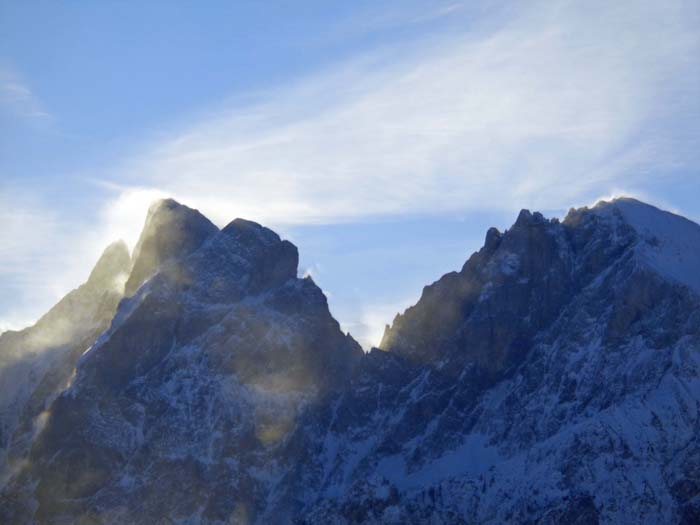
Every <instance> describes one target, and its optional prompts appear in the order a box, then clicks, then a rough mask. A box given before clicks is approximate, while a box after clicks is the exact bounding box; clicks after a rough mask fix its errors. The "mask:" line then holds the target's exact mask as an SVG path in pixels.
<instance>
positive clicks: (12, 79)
mask: <svg viewBox="0 0 700 525" xmlns="http://www.w3.org/2000/svg"><path fill="white" fill-rule="evenodd" d="M0 107H2V108H4V109H5V111H8V112H10V113H12V114H14V115H18V116H20V117H22V118H27V119H48V118H51V115H50V114H49V113H47V112H46V111H45V110H44V109H43V107H42V104H41V102H40V101H39V99H38V98H37V96H36V95H35V94H34V93H33V92H32V90H31V89H30V88H29V86H27V85H26V83H24V82H23V81H22V80H21V79H20V77H19V76H18V75H17V73H15V72H14V71H11V70H9V69H0Z"/></svg>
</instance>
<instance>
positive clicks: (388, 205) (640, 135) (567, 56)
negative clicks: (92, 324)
mask: <svg viewBox="0 0 700 525" xmlns="http://www.w3.org/2000/svg"><path fill="white" fill-rule="evenodd" d="M691 4H692V3H691ZM691 4H689V3H687V2H683V1H681V0H670V1H669V2H664V3H655V2H633V1H629V2H626V1H623V2H603V1H597V0H594V1H591V2H583V3H578V2H568V1H548V2H524V3H519V4H518V5H517V6H516V7H513V5H512V4H510V5H509V4H503V5H501V4H498V3H493V2H483V3H471V2H467V3H464V2H448V3H442V4H439V5H436V6H435V7H434V8H433V9H432V10H430V9H425V8H424V9H422V10H420V9H419V10H416V9H413V10H410V11H409V12H404V11H402V10H400V9H399V10H396V9H395V10H393V11H390V12H387V13H378V14H377V15H376V16H373V17H370V18H368V19H366V20H359V21H357V22H356V24H357V25H356V26H355V27H347V26H344V27H343V28H341V29H342V31H341V33H342V34H346V33H344V32H345V31H347V32H350V33H351V32H352V31H355V32H356V33H363V32H367V31H370V32H371V31H383V30H384V29H386V28H387V27H390V28H393V29H395V28H397V27H400V26H401V25H406V26H410V27H413V28H415V27H416V26H417V25H420V24H432V25H431V26H430V30H429V31H419V32H418V33H417V34H416V35H415V36H412V37H405V38H401V39H399V40H398V41H394V42H393V43H391V44H384V45H380V46H375V47H372V48H371V50H369V51H368V50H367V49H365V50H364V51H363V52H362V53H361V54H359V55H358V56H355V57H353V58H351V59H347V60H344V61H342V62H341V63H338V64H336V65H335V66H334V67H332V68H328V69H326V70H324V71H320V72H317V73H316V74H313V75H310V76H307V77H305V78H300V79H297V80H296V81H295V82H293V83H288V84H286V85H283V86H279V87H277V88H273V89H268V90H266V91H264V92H256V93H254V97H246V98H245V99H244V98H240V97H239V98H235V99H232V100H229V101H226V102H222V103H220V104H216V105H214V106H212V107H210V108H209V110H208V111H204V112H202V113H200V114H198V115H196V116H190V117H189V118H188V117H187V116H178V117H177V118H178V119H179V120H178V122H179V123H178V124H176V125H173V124H171V125H168V126H164V129H166V130H167V131H165V132H164V133H163V134H162V135H161V136H159V137H158V138H157V139H148V138H146V139H144V138H142V139H139V140H138V141H137V142H136V143H135V144H134V150H133V151H134V153H133V154H132V155H131V156H130V157H129V158H128V159H127V160H126V161H124V162H119V163H116V165H115V166H114V167H113V168H112V169H109V170H106V169H104V168H103V167H96V169H95V170H93V171H92V175H93V176H95V177H98V178H100V179H101V180H108V181H110V184H111V186H110V188H109V189H110V190H111V193H110V194H109V195H110V196H109V198H107V199H105V202H106V204H105V205H104V206H103V208H102V209H101V210H100V211H99V212H96V214H95V215H96V216H95V221H94V222H93V224H90V225H85V224H83V225H82V226H80V227H79V228H77V229H76V228H75V225H71V228H73V229H72V230H71V232H70V233H71V234H70V235H67V234H66V233H65V232H66V229H65V225H63V224H62V223H56V224H57V226H55V233H52V232H46V235H55V236H56V237H57V238H63V239H65V242H66V243H67V244H66V245H65V246H64V247H63V250H66V251H68V252H72V253H80V254H85V253H88V252H89V253H90V254H91V256H90V257H87V256H82V257H81V258H80V260H77V259H78V258H75V259H76V263H75V265H74V266H71V265H68V264H66V265H64V266H61V267H60V268H63V270H60V268H58V269H56V272H57V275H58V273H60V272H61V271H62V272H63V273H62V274H61V278H60V279H58V280H57V281H58V282H61V283H65V282H68V280H69V279H68V277H70V278H71V279H73V280H72V281H71V282H72V283H74V284H77V283H78V282H80V280H79V279H77V278H75V276H76V275H77V274H78V270H80V272H81V273H80V275H87V272H88V271H89V265H90V264H91V263H92V261H93V260H94V259H95V258H96V255H97V252H98V250H97V248H96V247H97V246H101V245H103V244H105V243H106V242H108V241H110V240H113V239H115V238H118V237H124V238H126V239H127V240H128V241H130V242H131V244H132V245H133V242H134V240H135V238H136V236H137V235H138V232H139V230H140V228H141V226H142V224H143V215H144V213H145V210H146V207H147V202H148V201H149V200H150V199H152V198H153V197H156V196H162V195H170V196H173V197H175V198H177V199H179V200H182V201H183V202H185V203H187V204H189V205H191V206H195V207H198V208H199V209H201V210H202V211H203V212H204V213H206V214H207V215H208V216H210V217H211V218H212V219H213V220H214V221H215V222H217V223H219V224H221V225H223V224H225V223H227V222H228V221H229V220H231V219H232V218H234V217H236V216H240V217H246V218H250V219H254V220H258V221H261V222H263V223H265V224H267V225H269V226H272V227H275V228H277V229H282V230H284V227H285V226H286V225H299V224H311V223H336V222H346V221H362V220H366V219H367V218H368V217H374V216H401V215H405V214H431V213H453V212H455V213H458V212H462V211H473V210H483V209H489V210H494V209H501V210H517V209H520V208H522V207H530V208H535V209H538V208H539V209H542V208H546V209H557V208H568V207H569V206H571V205H577V204H586V203H590V202H592V201H593V200H594V199H595V198H596V197H598V196H600V195H601V194H610V193H618V192H625V193H635V194H646V195H652V196H654V183H655V181H659V180H663V181H664V183H665V184H666V185H669V184H673V182H674V180H675V179H674V177H677V174H678V173H684V176H685V177H686V178H687V177H688V173H697V166H698V163H700V144H699V143H698V137H699V136H700V133H698V131H700V130H699V129H698V126H699V124H698V123H699V122H700V98H699V97H697V93H698V92H700V58H698V57H700V31H699V30H698V27H700V11H699V10H698V9H697V7H695V6H693V5H691ZM397 5H398V4H397ZM431 5H433V4H431ZM494 6H496V7H495V8H494ZM353 23H355V22H353ZM440 24H444V31H441V30H440ZM348 34H349V33H348ZM397 42H399V43H397ZM0 80H2V82H3V84H4V83H5V79H4V77H2V76H0ZM20 85H21V84H20ZM11 91H12V90H10V92H11ZM15 93H16V95H15V99H14V103H15V106H16V107H22V104H25V105H24V107H25V108H26V114H28V115H29V114H32V111H31V110H30V109H28V108H32V107H33V106H32V104H30V103H29V102H28V101H31V100H35V98H33V95H32V94H31V92H30V91H28V90H27V91H26V92H24V91H22V89H18V90H17V89H16V90H15ZM0 97H5V95H0ZM23 97H24V98H23ZM10 99H11V97H9V98H8V99H7V100H10ZM22 100H24V101H25V102H22ZM3 103H4V102H3ZM36 108H38V109H37V111H38V112H39V113H41V109H40V105H37V106H36ZM691 176H692V175H691ZM15 205H16V203H14V202H12V200H11V199H10V200H9V201H8V206H9V208H8V209H12V206H15ZM30 208H31V207H30ZM680 211H682V212H683V211H685V210H680ZM54 223H55V221H54ZM37 231H40V232H41V230H37ZM76 239H77V240H76ZM0 240H2V239H0ZM20 240H21V239H20ZM3 242H4V241H3ZM18 242H19V241H18ZM31 242H32V243H36V242H37V236H36V235H33V237H32V241H31ZM39 242H40V241H39ZM18 250H19V251H21V250H20V249H19V248H18ZM32 257H35V258H34V259H33V260H39V259H37V257H39V256H38V255H37V256H32ZM46 260H47V261H48V260H49V259H46ZM37 288H38V286H37ZM37 293H38V292H37ZM411 293H412V290H406V291H402V292H401V293H400V294H398V295H397V296H396V297H386V298H382V299H381V300H380V299H377V300H375V301H374V303H372V304H373V305H374V306H372V304H370V303H369V302H368V305H367V306H366V308H365V307H363V308H358V311H357V314H356V315H355V317H354V318H353V317H351V316H350V315H349V314H348V317H346V318H344V319H342V318H341V321H343V322H344V325H346V326H348V327H353V326H354V327H355V329H356V330H358V331H360V332H362V334H363V335H362V337H363V338H365V339H367V340H375V339H376V337H377V335H378V334H379V333H380V332H381V328H382V327H383V324H384V322H387V321H389V320H390V319H386V320H385V319H384V317H385V314H386V313H387V312H389V311H393V310H395V309H396V304H398V303H400V302H401V301H397V299H401V298H403V297H406V296H409V295H410V294H411ZM42 304H43V303H42ZM382 304H386V305H389V306H387V307H383V306H381V305H382ZM37 311H41V310H37ZM392 315H393V314H392ZM375 343H376V342H375Z"/></svg>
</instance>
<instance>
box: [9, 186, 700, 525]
mask: <svg viewBox="0 0 700 525" xmlns="http://www.w3.org/2000/svg"><path fill="white" fill-rule="evenodd" d="M164 210H165V211H164ZM173 210H174V211H173ZM161 213H164V215H163V219H160V218H158V216H159V215H160V214H161ZM173 213H174V215H175V218H174V219H173V217H172V214H173ZM161 235H163V236H166V237H168V239H169V240H167V241H162V242H161V241H159V240H158V239H159V237H160V236H161ZM177 236H181V237H183V238H187V240H186V241H183V243H182V245H180V244H178V243H177V242H176V240H175V239H176V238H177ZM146 238H148V239H151V240H150V241H148V242H146V241H145V240H144V239H146ZM142 241H143V242H140V245H141V248H140V249H139V250H135V254H134V261H133V263H132V262H131V261H129V260H128V257H126V258H124V260H123V261H121V263H120V265H115V266H114V268H115V269H121V268H122V267H123V266H126V267H128V268H131V276H130V277H129V281H130V282H132V283H134V284H133V290H132V291H131V293H127V298H125V299H123V300H122V301H121V303H120V304H119V307H118V309H116V314H115V313H114V310H112V311H111V314H110V313H109V312H108V311H105V315H107V316H109V317H110V319H111V324H109V325H108V326H104V327H103V328H102V330H101V332H102V333H101V335H100V336H99V338H97V340H96V342H94V344H92V346H91V347H90V349H89V350H88V351H87V352H86V353H85V354H84V355H82V357H80V359H79V361H78V362H77V365H76V363H75V360H74V361H72V362H71V361H70V360H67V361H66V362H65V364H63V365H62V366H63V367H64V368H65V369H70V370H71V371H73V370H75V373H74V377H73V378H72V379H71V380H70V381H66V382H65V384H61V385H60V387H52V389H49V390H47V391H46V392H43V393H42V394H41V395H38V398H40V400H41V403H43V404H41V406H42V407H43V408H41V410H37V409H34V410H30V411H25V413H23V415H22V416H21V417H19V421H20V423H19V425H21V426H23V427H24V428H27V429H32V432H25V433H24V434H23V435H24V438H23V440H24V441H23V443H24V446H23V448H21V449H19V448H18V449H17V450H18V452H17V453H16V454H15V457H16V459H17V460H16V461H15V462H14V464H13V468H12V469H10V468H9V467H8V466H5V467H4V472H5V479H6V483H5V485H4V488H3V489H2V492H1V496H0V498H1V499H0V521H1V522H3V523H4V522H8V523H32V522H35V523H105V524H106V523H139V524H140V523H143V524H146V523H148V524H152V523H229V524H230V523H240V524H247V523H260V524H269V523H281V524H285V523H296V524H327V523H334V524H335V523H339V524H350V523H431V524H441V523H444V524H448V523H450V524H452V523H688V524H690V523H698V522H699V521H700V443H699V442H698V439H697V436H698V431H699V430H700V414H699V413H698V411H699V410H700V295H699V292H700V280H698V273H697V269H698V268H700V262H698V258H700V226H698V225H696V224H694V223H692V222H690V221H686V220H685V219H682V218H680V217H677V216H675V215H672V214H668V213H665V212H662V211H660V210H657V209H656V208H653V207H651V206H648V205H645V204H643V203H640V202H637V201H633V200H628V199H627V200H625V199H623V200H617V201H613V202H609V203H601V204H599V205H598V206H596V207H594V208H592V209H587V208H583V209H580V210H572V211H571V212H570V213H569V215H568V216H567V217H566V219H565V220H563V221H562V222H559V221H557V220H548V219H545V218H544V217H542V216H541V215H540V214H538V213H530V212H527V211H523V212H522V213H521V214H520V215H519V217H518V219H517V221H516V222H515V224H514V225H513V227H512V228H510V229H509V230H508V231H506V232H503V233H501V232H499V231H497V230H495V229H491V230H489V232H488V233H487V235H486V241H485V245H484V247H483V248H482V249H481V250H480V251H479V252H477V253H475V254H474V255H472V256H471V257H470V258H469V260H468V261H467V262H466V264H465V265H464V267H463V268H462V269H461V270H460V271H459V272H453V273H450V274H447V275H445V276H443V277H442V278H441V279H440V280H438V281H437V282H436V283H434V284H432V285H430V286H428V287H426V288H425V290H424V292H423V295H422V297H421V299H420V301H419V302H418V303H417V304H416V305H415V306H413V307H412V308H409V309H408V310H407V311H406V312H405V313H404V314H403V315H400V316H398V317H397V318H396V319H395V320H394V322H393V324H392V326H391V327H389V328H388V329H387V331H386V333H385V336H384V339H383V341H382V344H381V347H382V348H381V349H373V350H372V351H371V352H369V353H367V354H363V353H362V351H361V350H360V348H359V346H358V345H357V343H355V341H354V340H353V339H352V338H351V337H350V336H349V335H345V334H343V333H342V332H341V331H340V329H339V326H338V323H337V322H336V321H335V320H334V319H333V318H332V316H331V314H330V313H329V311H328V305H327V302H326V299H325V297H324V295H323V293H322V292H321V290H320V289H319V288H318V287H317V286H316V285H315V284H314V283H313V281H312V280H311V279H309V278H306V279H299V278H297V263H298V254H297V250H296V248H295V247H294V246H293V245H292V244H291V243H289V242H287V241H283V240H281V239H280V238H279V236H277V234H275V233H274V232H272V231H271V230H269V229H267V228H264V227H262V226H260V225H258V224H256V223H253V222H249V221H244V220H241V219H237V220H235V221H233V222H232V223H231V224H229V225H228V226H226V227H225V228H223V229H221V230H219V229H218V228H216V227H215V226H213V225H211V223H209V222H208V221H207V220H206V219H205V218H203V216H201V214H199V213H198V212H196V211H195V210H190V209H189V208H187V207H185V206H182V205H179V204H177V203H174V201H162V202H160V203H159V204H156V205H154V207H152V209H151V213H150V215H149V220H148V221H147V224H146V228H145V230H144V234H143V235H142ZM148 246H150V247H148ZM145 253H150V255H148V257H146V259H144V260H147V262H148V263H147V264H146V263H143V264H141V265H138V263H137V262H138V259H139V257H145V255H143V254H145ZM122 264H123V266H121V265H122ZM98 267H99V265H98ZM137 268H139V269H137ZM134 272H137V276H134ZM112 273H113V272H111V271H108V272H105V275H111V274H112ZM93 275H102V272H97V269H96V271H95V272H93ZM91 280H92V277H91ZM99 280H100V281H102V278H100V279H99ZM104 280H105V281H109V278H108V277H105V279H104ZM122 282H123V281H122ZM127 288H128V285H127ZM115 308H116V305H115ZM108 314H109V315H108ZM47 317H48V316H47ZM100 318H102V317H100ZM98 329H99V328H94V330H98ZM91 333H92V332H91ZM4 337H5V336H3V338H4ZM3 340H4V339H0V342H1V341H3ZM93 340H94V336H93ZM81 353H82V351H81ZM76 359H77V358H76ZM69 376H70V374H69ZM3 388H4V384H3ZM47 392H51V393H50V394H49V393H47ZM42 395H43V396H44V397H43V398H42V397H41V396H42ZM22 451H24V452H22ZM22 454H23V455H22Z"/></svg>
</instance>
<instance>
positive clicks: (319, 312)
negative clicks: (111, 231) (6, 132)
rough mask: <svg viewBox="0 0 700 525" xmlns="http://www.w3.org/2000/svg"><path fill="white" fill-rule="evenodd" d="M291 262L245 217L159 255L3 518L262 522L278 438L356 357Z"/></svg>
mask: <svg viewBox="0 0 700 525" xmlns="http://www.w3.org/2000/svg"><path fill="white" fill-rule="evenodd" d="M178 213H179V214H181V215H180V218H181V219H182V220H183V221H184V222H186V223H187V222H191V221H193V220H196V217H197V216H196V215H195V216H194V217H195V218H194V219H192V218H190V219H188V218H187V217H186V216H184V217H183V215H186V214H194V213H195V212H194V211H192V210H189V209H186V208H185V207H182V206H179V207H178ZM150 222H151V223H152V221H150ZM149 227H150V226H149V223H147V226H146V228H147V229H148V228H149ZM154 235H156V236H157V235H158V232H157V231H155V232H154ZM137 260H138V255H137ZM297 261H298V255H297V250H296V248H295V247H294V246H293V245H292V244H291V243H289V242H287V241H282V240H281V239H280V238H279V236H277V234H275V233H274V232H272V231H271V230H268V229H267V228H264V227H262V226H260V225H258V224H256V223H253V222H249V221H243V220H240V219H237V220H235V221H233V222H232V223H231V224H229V225H228V226H227V227H225V228H224V229H222V230H221V231H217V232H215V233H214V234H213V235H211V236H209V237H208V238H207V239H206V240H204V241H203V242H202V243H201V245H200V246H199V248H198V249H196V250H194V251H192V252H190V253H189V254H188V253H186V251H185V253H183V254H182V255H180V256H171V257H169V258H167V259H166V260H164V261H163V262H162V263H161V265H160V266H159V268H158V271H157V272H156V273H155V274H154V275H153V276H152V277H151V278H150V279H149V280H148V281H147V282H146V284H144V285H143V286H142V287H141V288H140V289H139V290H138V291H137V292H136V293H135V294H134V295H133V296H131V297H129V298H128V299H125V300H124V301H123V302H122V303H121V305H120V308H119V310H118V311H117V314H116V316H115V318H114V321H113V323H112V326H111V327H110V328H109V329H108V330H107V331H106V332H105V333H104V334H103V335H102V337H101V338H100V339H99V340H98V341H97V342H96V343H95V345H93V347H92V348H91V349H90V350H89V351H88V352H87V353H86V354H85V355H84V356H83V357H82V358H81V360H80V362H79V363H78V366H77V370H76V376H75V379H74V380H73V382H72V385H71V386H70V388H68V389H67V390H66V391H64V392H63V394H62V395H60V396H59V397H58V398H57V399H56V400H55V401H54V402H53V403H52V405H51V407H50V410H49V415H48V417H47V419H46V421H45V424H44V428H43V430H42V432H41V433H40V434H39V435H38V436H37V438H36V440H35V441H34V443H33V446H32V449H31V454H30V456H29V461H28V463H27V465H26V466H25V468H24V469H22V471H21V473H20V474H19V475H18V476H16V478H15V479H14V480H13V483H12V486H11V487H10V489H9V490H8V491H7V493H8V494H12V496H11V499H12V504H8V505H7V507H6V508H7V510H6V513H7V514H6V517H7V518H8V519H11V520H19V521H23V520H30V519H31V517H32V516H33V519H35V520H37V521H38V522H39V523H56V522H60V521H61V520H67V521H71V520H75V519H76V517H80V519H84V520H87V521H88V522H94V521H96V522H99V523H114V522H123V523H127V522H128V523H156V522H158V520H159V519H161V518H162V517H163V516H168V517H170V518H171V519H193V516H196V515H201V516H203V517H204V518H205V519H206V520H208V521H221V522H230V519H231V516H236V515H240V516H243V515H245V516H248V517H249V518H250V519H252V518H253V517H255V516H256V514H257V513H258V512H259V510H260V508H261V507H262V506H263V505H264V501H265V497H264V494H265V493H266V492H267V491H268V490H269V484H270V481H269V479H267V477H266V476H265V475H263V474H262V473H263V472H265V471H266V470H267V469H270V468H271V467H272V466H273V464H274V460H273V459H272V456H273V455H274V451H275V450H276V449H277V448H278V445H279V443H281V442H282V441H284V440H285V439H286V438H287V436H288V435H289V434H290V433H292V432H293V430H294V429H295V427H296V426H297V424H298V420H299V419H300V418H302V417H303V414H304V413H305V411H307V410H309V407H313V406H316V405H318V404H322V403H323V402H324V399H326V398H327V397H328V396H330V395H332V393H333V392H335V391H337V390H339V389H342V388H343V387H344V384H345V383H346V382H347V379H343V378H349V377H350V376H351V371H352V368H353V367H354V366H355V363H356V362H359V360H360V359H361V357H362V350H361V349H360V347H359V345H357V343H356V342H355V341H354V340H353V339H352V338H351V337H349V336H346V335H344V334H343V333H342V332H341V331H340V329H339V325H338V323H337V322H336V321H335V320H334V319H333V318H332V317H331V315H330V313H329V311H328V305H327V302H326V299H325V297H324V296H323V294H322V292H321V291H320V289H319V288H318V287H317V286H316V285H315V284H314V283H313V281H311V279H309V278H307V279H298V278H297V277H296V274H297ZM134 268H135V269H136V266H134ZM6 501H8V500H7V499H6Z"/></svg>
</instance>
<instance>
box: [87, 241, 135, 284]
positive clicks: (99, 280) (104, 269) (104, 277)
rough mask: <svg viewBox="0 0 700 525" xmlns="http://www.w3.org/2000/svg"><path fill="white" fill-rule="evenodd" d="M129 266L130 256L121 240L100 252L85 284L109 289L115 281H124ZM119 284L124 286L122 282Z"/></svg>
mask: <svg viewBox="0 0 700 525" xmlns="http://www.w3.org/2000/svg"><path fill="white" fill-rule="evenodd" d="M130 266H131V256H130V255H129V248H128V247H127V245H126V243H125V242H124V241H122V240H119V241H116V242H113V243H112V244H110V245H109V246H107V248H105V250H104V252H102V255H101V256H100V258H99V260H98V261H97V264H95V267H94V268H93V269H92V272H90V277H89V278H88V280H87V283H88V284H89V285H95V286H100V287H102V288H105V289H110V288H111V286H112V285H114V284H115V281H119V280H120V279H122V278H123V279H126V276H127V275H128V273H129V268H130ZM120 282H121V284H122V285H123V284H124V280H121V281H120Z"/></svg>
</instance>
